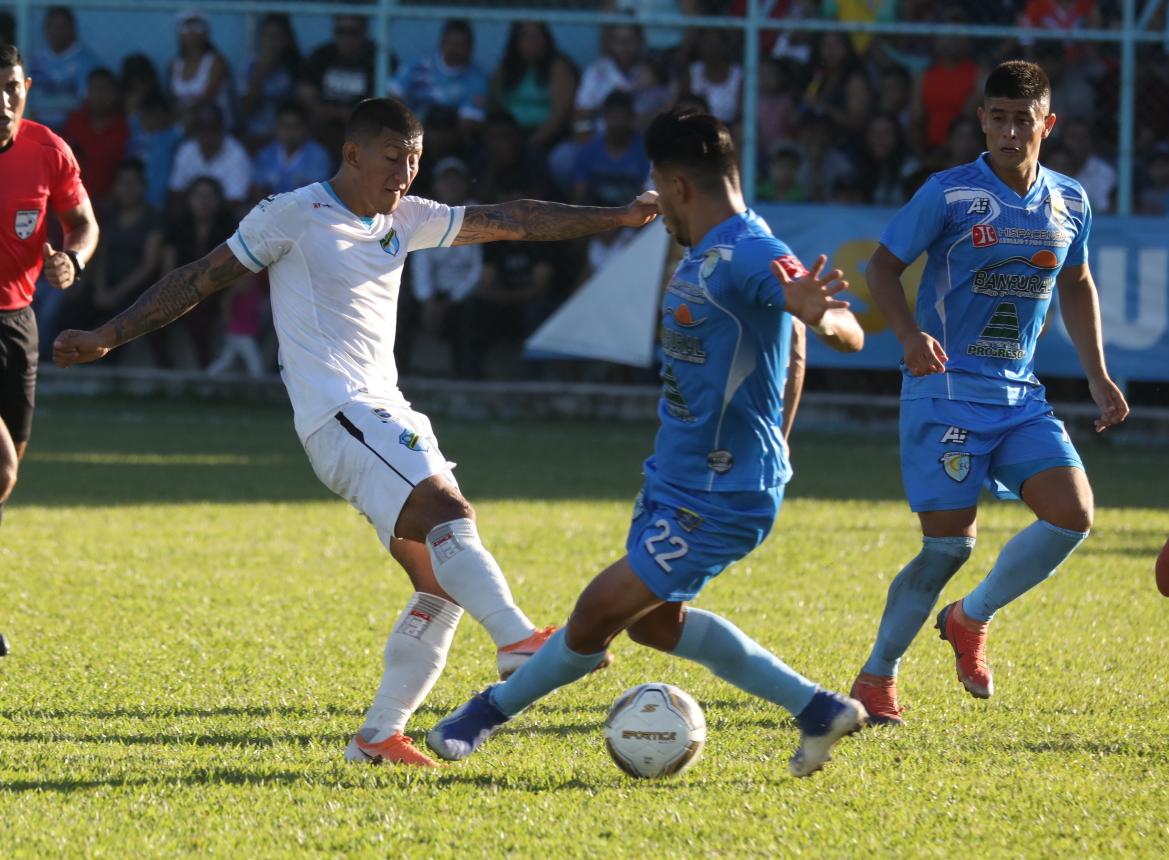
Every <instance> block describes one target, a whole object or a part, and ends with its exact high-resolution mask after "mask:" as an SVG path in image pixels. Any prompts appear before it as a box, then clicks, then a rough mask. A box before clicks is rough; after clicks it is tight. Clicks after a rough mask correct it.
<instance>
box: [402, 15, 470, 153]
mask: <svg viewBox="0 0 1169 860" xmlns="http://www.w3.org/2000/svg"><path fill="white" fill-rule="evenodd" d="M474 47H475V36H474V33H473V31H472V30H471V24H470V22H469V21H467V20H465V19H463V18H452V19H450V20H449V21H447V22H446V23H445V24H444V25H443V28H442V37H441V38H440V40H439V45H438V50H437V51H435V52H434V53H432V54H430V55H428V56H425V57H419V58H418V59H416V60H415V61H414V62H413V63H411V64H410V65H409V66H407V67H406V69H405V70H404V71H403V72H402V73H401V75H399V76H398V77H395V78H393V79H392V80H391V81H390V85H389V90H390V95H393V96H396V97H397V98H400V99H402V101H404V102H406V104H407V105H409V107H410V109H411V110H413V111H414V112H415V113H417V114H420V115H422V114H425V113H427V112H428V111H429V110H430V109H431V108H433V107H435V106H436V105H441V106H443V107H449V108H454V109H455V110H457V111H458V114H459V119H460V120H462V121H463V123H464V124H466V125H467V126H468V130H473V129H475V128H477V127H478V126H479V125H480V124H481V123H482V122H483V118H484V117H485V116H486V114H487V93H488V89H489V83H488V79H487V73H486V72H484V71H483V70H482V69H480V68H479V67H478V66H477V65H475V63H474V62H473V61H472V59H471V56H472V51H473V50H474ZM427 130H428V131H429V129H427Z"/></svg>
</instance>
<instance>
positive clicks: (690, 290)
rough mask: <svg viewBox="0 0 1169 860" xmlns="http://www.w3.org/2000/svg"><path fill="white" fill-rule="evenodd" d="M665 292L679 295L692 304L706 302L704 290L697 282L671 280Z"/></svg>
mask: <svg viewBox="0 0 1169 860" xmlns="http://www.w3.org/2000/svg"><path fill="white" fill-rule="evenodd" d="M666 292H668V293H673V294H674V295H676V296H681V297H682V298H683V299H685V300H686V301H688V302H690V303H691V304H694V305H704V304H706V292H705V291H704V290H703V289H702V287H700V286H698V285H697V284H688V283H686V282H685V281H679V280H671V281H670V285H669V286H668V287H666Z"/></svg>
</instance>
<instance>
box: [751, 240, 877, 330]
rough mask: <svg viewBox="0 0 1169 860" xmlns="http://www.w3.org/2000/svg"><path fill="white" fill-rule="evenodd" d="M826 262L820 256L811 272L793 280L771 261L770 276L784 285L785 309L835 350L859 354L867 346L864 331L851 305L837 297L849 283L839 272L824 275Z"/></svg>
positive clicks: (781, 267) (834, 270) (837, 270)
mask: <svg viewBox="0 0 1169 860" xmlns="http://www.w3.org/2000/svg"><path fill="white" fill-rule="evenodd" d="M827 262H828V258H827V257H826V256H825V255H824V254H821V255H820V256H819V257H818V258H817V259H816V263H815V265H813V266H812V270H811V271H810V272H808V273H807V274H805V275H804V276H803V277H800V278H796V279H795V280H792V279H791V278H790V277H788V274H787V272H786V271H785V270H784V268H783V266H782V265H780V263H779V261H778V260H772V261H771V273H772V274H773V275H775V277H776V278H778V279H779V281H780V283H782V284H783V300H784V310H786V311H787V312H788V313H790V314H791V315H792V316H793V317H795V318H796V319H798V320H799V321H800V322H802V323H804V324H805V325H806V326H808V328H810V329H811V330H812V331H813V332H815V333H816V336H817V337H818V338H820V340H822V341H824V343H826V344H828V346H830V347H832V348H833V349H835V350H839V351H840V352H858V351H860V349H861V348H862V347H863V346H864V345H865V332H864V329H862V328H861V324H860V323H859V322H858V321H857V318H856V317H854V316H853V315H852V311H850V310H849V309H848V302H846V301H844V300H842V299H838V298H836V296H837V295H838V294H840V293H842V292H844V291H845V290H847V289H848V281H846V280H843V275H844V273H843V272H842V271H840V269H833V270H832V271H830V272H828V273H827V274H825V275H823V276H821V274H820V273H821V272H823V271H824V265H825V264H826V263H827Z"/></svg>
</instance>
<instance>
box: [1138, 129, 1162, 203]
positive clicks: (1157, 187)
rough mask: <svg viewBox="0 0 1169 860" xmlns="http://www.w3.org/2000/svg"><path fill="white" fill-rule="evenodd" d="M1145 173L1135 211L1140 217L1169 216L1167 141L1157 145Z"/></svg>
mask: <svg viewBox="0 0 1169 860" xmlns="http://www.w3.org/2000/svg"><path fill="white" fill-rule="evenodd" d="M1145 172H1146V181H1145V182H1144V183H1142V185H1141V189H1140V193H1139V194H1138V195H1137V211H1138V212H1140V213H1141V214H1142V215H1169V141H1161V142H1160V143H1159V144H1157V146H1156V147H1155V148H1154V150H1153V154H1152V156H1151V157H1150V159H1149V163H1148V165H1147V166H1146V168H1145Z"/></svg>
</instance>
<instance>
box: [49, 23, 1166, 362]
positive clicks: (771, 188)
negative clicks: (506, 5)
mask: <svg viewBox="0 0 1169 860" xmlns="http://www.w3.org/2000/svg"><path fill="white" fill-rule="evenodd" d="M605 5H606V6H607V7H608V8H609V9H612V10H619V11H622V12H627V13H628V14H629V23H623V24H613V25H608V26H603V27H599V28H597V33H598V42H597V45H596V51H595V60H593V61H592V62H590V63H588V64H586V65H584V66H583V67H579V66H578V65H577V64H576V63H575V62H574V61H573V60H572V59H571V58H570V57H569V56H568V55H567V54H566V53H565V52H564V51H563V50H561V48H560V47H559V46H558V45H557V42H556V38H555V36H554V34H553V32H552V31H551V30H550V29H549V27H548V26H547V25H546V24H543V23H540V22H537V21H521V22H516V23H514V24H513V25H511V27H510V29H509V32H508V34H507V37H506V40H505V41H504V42H503V43H502V44H501V45H500V46H499V56H500V59H499V62H498V64H497V65H496V66H495V67H494V68H491V69H489V68H481V67H480V66H479V65H477V64H476V62H475V61H474V56H475V30H474V27H473V25H472V24H471V23H470V22H468V21H466V20H450V21H447V22H445V24H444V25H443V26H442V28H441V35H440V37H439V41H438V44H437V46H434V47H432V48H427V47H426V46H420V49H419V52H418V53H417V54H413V53H411V54H410V55H408V56H405V57H404V58H403V59H404V62H402V63H401V65H400V66H399V62H398V57H396V56H395V57H393V59H392V67H393V73H392V76H391V78H390V79H389V80H387V81H378V80H376V76H375V67H376V63H375V59H376V50H375V45H374V42H373V40H372V39H371V37H370V34H369V28H368V25H369V21H368V19H367V18H365V17H362V16H355V15H345V14H340V15H336V16H335V17H334V18H333V20H332V38H331V39H330V40H328V41H326V42H325V43H324V44H321V45H318V46H315V47H312V48H311V50H308V51H307V53H302V46H301V45H298V43H297V39H296V36H295V31H294V29H293V27H292V25H291V22H290V19H289V17H288V16H287V15H284V14H269V15H265V16H263V17H262V18H260V19H259V20H258V21H257V22H256V26H255V27H254V30H253V33H254V35H253V37H252V39H251V43H252V48H251V51H250V52H249V53H248V55H247V56H245V57H240V58H234V57H233V58H229V57H227V56H225V55H224V53H223V52H222V51H221V50H219V49H218V48H217V47H216V42H215V38H214V34H213V33H212V32H211V27H210V24H209V21H208V19H207V18H206V17H205V16H204V15H203V14H202V13H200V12H198V11H195V10H190V11H186V12H183V13H181V14H180V15H179V17H178V20H177V21H176V42H175V53H174V57H173V59H172V60H171V61H170V62H169V63H168V64H166V65H165V67H164V68H162V69H158V68H156V66H155V64H154V63H153V62H152V61H151V59H150V58H149V57H148V56H146V55H145V54H137V53H136V54H131V55H129V56H126V57H124V58H122V60H121V63H120V66H119V67H118V68H116V69H111V68H106V67H103V66H101V65H100V64H99V61H98V58H97V56H96V55H95V53H94V52H93V51H92V50H91V49H90V48H89V47H87V45H86V43H85V41H84V39H83V38H82V37H81V34H79V33H78V32H77V25H76V20H75V18H74V15H73V14H72V12H71V11H70V10H69V9H68V8H67V7H52V8H51V9H49V10H48V13H47V15H46V17H45V20H44V31H43V37H44V38H43V41H44V45H45V47H44V48H43V50H40V51H37V52H34V53H32V54H31V55H30V57H29V60H28V65H29V68H28V71H29V75H30V77H32V78H33V80H34V83H35V87H34V89H33V91H32V97H31V99H30V103H29V116H30V117H31V118H33V119H35V120H38V121H41V122H44V123H46V124H48V125H50V126H51V127H53V128H54V129H56V130H57V131H58V132H59V133H60V134H61V135H62V136H63V137H65V139H66V140H67V141H68V142H69V143H70V144H71V145H72V146H73V148H74V151H75V152H76V153H77V156H78V159H79V161H80V163H81V166H82V173H83V178H84V181H85V183H86V186H87V188H88V189H89V191H90V194H91V196H92V198H93V200H94V203H95V206H96V208H97V211H98V212H99V217H100V222H101V225H102V242H101V247H100V249H99V252H98V256H97V258H96V260H95V261H94V264H93V265H92V267H91V270H90V271H88V272H87V273H86V276H85V278H84V283H83V287H82V288H81V289H77V290H71V291H70V294H65V295H62V294H53V293H51V292H49V291H41V292H42V294H44V298H43V299H42V300H41V301H40V307H39V308H38V309H39V311H40V313H41V315H42V325H43V326H44V328H45V329H47V331H48V334H49V335H50V336H49V337H47V338H45V339H44V340H45V342H46V343H51V341H52V337H51V334H52V332H53V330H55V329H59V328H61V327H64V326H66V325H78V324H90V323H94V322H97V321H100V320H102V319H105V318H108V316H109V315H110V314H111V313H113V312H115V311H117V310H119V309H120V308H122V307H124V306H126V305H127V304H128V303H130V302H132V301H133V300H134V298H135V297H136V296H137V295H138V294H139V293H140V292H141V291H142V290H143V289H144V288H145V287H147V286H148V285H149V284H150V283H151V282H152V281H153V280H154V279H155V278H156V277H157V276H158V275H159V274H160V273H161V272H163V271H165V270H167V269H168V268H169V267H172V266H175V265H180V264H183V263H186V262H189V261H192V260H194V259H197V258H198V257H199V256H201V255H202V254H204V253H206V251H208V250H209V249H210V248H212V247H214V246H215V245H216V244H218V243H219V242H221V241H223V240H224V239H225V238H227V236H228V235H230V233H231V231H232V230H233V229H234V225H235V223H236V221H237V220H238V218H239V217H240V216H241V215H242V214H244V213H245V212H246V211H247V210H248V209H249V208H250V206H251V205H252V204H253V203H254V202H255V201H256V200H257V199H259V198H260V197H262V196H264V195H267V194H272V193H280V192H283V191H288V190H291V189H293V188H296V187H298V186H301V185H305V184H308V183H311V182H313V181H317V180H322V179H326V178H328V177H329V176H330V175H331V174H332V172H333V170H334V168H335V159H336V158H337V156H338V153H339V150H340V143H341V137H342V130H343V124H344V119H345V117H346V115H347V113H348V111H349V109H350V108H351V106H352V105H353V104H355V103H356V102H357V101H359V100H360V99H362V98H365V97H368V96H373V95H382V94H387V93H388V94H393V95H395V96H398V97H400V98H402V99H404V100H405V101H406V102H407V103H408V104H409V105H410V106H411V107H412V108H413V109H414V110H415V111H416V112H418V113H419V115H420V116H421V117H422V118H423V120H424V123H425V127H426V158H425V161H424V165H423V171H422V173H421V174H420V176H419V178H418V180H417V182H416V184H415V192H414V193H418V194H422V195H426V196H431V197H434V198H436V199H439V200H442V201H444V202H448V203H452V204H461V203H468V202H478V203H491V202H498V201H503V200H509V199H514V198H517V197H541V198H548V199H560V200H566V201H572V202H577V203H587V204H600V205H621V204H623V203H625V202H627V201H628V200H630V199H632V197H633V196H634V195H636V193H637V192H638V191H639V190H641V189H642V188H643V187H645V185H646V183H647V181H648V164H647V162H646V159H645V155H644V151H643V147H642V141H641V134H642V132H643V131H644V129H645V127H646V125H647V124H648V122H649V121H650V120H651V119H652V118H653V116H654V115H655V114H656V113H658V112H659V111H661V110H663V109H665V108H668V107H670V106H671V105H675V104H679V103H686V104H693V105H696V106H697V107H699V108H702V109H705V110H709V111H710V112H712V113H714V114H716V115H717V116H719V117H720V118H722V119H723V120H724V121H726V122H727V123H728V124H729V125H731V127H732V129H733V130H734V132H735V134H736V135H738V136H739V137H740V139H741V135H742V132H743V127H742V118H743V108H744V100H745V99H746V98H751V99H753V100H754V101H755V105H756V108H757V119H758V122H757V139H756V152H757V157H758V163H757V165H756V175H757V177H758V181H757V185H756V187H755V188H754V189H753V192H754V195H755V198H756V199H757V200H759V201H764V202H772V201H774V202H783V203H799V202H831V203H848V204H876V205H883V206H898V205H900V204H902V203H904V202H905V201H906V200H908V199H909V197H910V196H911V195H912V194H913V193H914V191H915V190H916V188H917V187H918V186H919V185H920V183H921V182H922V181H923V180H924V179H925V177H926V176H928V175H929V173H930V172H933V171H935V170H939V169H943V168H945V167H948V166H951V165H954V164H958V163H961V162H964V161H969V160H971V159H973V158H975V157H977V155H978V154H979V152H981V150H982V148H983V136H982V134H981V132H980V130H979V127H978V124H977V122H976V120H975V118H974V116H975V115H974V107H975V105H976V104H977V102H978V100H979V97H980V91H981V89H980V88H981V81H982V78H983V76H984V75H985V74H986V73H987V72H988V71H989V69H990V68H992V67H993V66H994V65H995V64H996V63H997V62H999V61H1000V60H1002V59H1005V58H1008V57H1017V56H1029V57H1031V58H1033V59H1036V60H1037V61H1039V62H1041V63H1042V64H1043V65H1044V66H1045V68H1046V69H1047V70H1048V72H1049V74H1050V76H1051V78H1052V82H1053V86H1054V91H1055V98H1054V106H1053V109H1054V110H1055V112H1056V113H1058V114H1059V115H1060V117H1061V122H1060V123H1059V124H1058V125H1057V127H1056V134H1055V135H1054V136H1053V137H1052V139H1051V140H1050V141H1049V142H1048V144H1047V147H1046V152H1045V156H1044V158H1045V162H1046V163H1048V164H1050V166H1052V167H1053V168H1056V169H1058V170H1061V171H1062V172H1065V173H1068V174H1070V175H1073V176H1076V177H1077V178H1078V179H1079V180H1080V181H1081V182H1082V183H1083V184H1084V186H1085V188H1086V189H1087V191H1088V194H1089V196H1090V198H1091V200H1092V204H1093V206H1094V208H1095V210H1096V211H1097V212H1108V211H1111V210H1112V209H1113V207H1114V205H1115V196H1116V186H1117V172H1116V169H1115V166H1114V164H1115V162H1114V156H1115V147H1116V137H1117V132H1116V117H1117V101H1118V97H1117V93H1118V88H1119V87H1118V74H1119V73H1118V69H1119V60H1118V56H1117V54H1118V50H1117V49H1116V48H1115V46H1113V45H1109V44H1103V43H1085V42H1075V41H1070V42H1067V43H1065V42H1063V41H1062V40H1043V39H1031V40H1027V39H1025V38H1020V39H1019V40H1009V39H1001V38H1000V39H993V40H990V39H987V40H978V41H976V40H972V39H969V38H966V37H963V36H959V35H939V36H935V37H933V38H932V39H923V38H921V37H905V36H889V35H885V34H877V35H875V34H871V33H863V32H838V31H832V32H816V31H800V30H791V29H774V30H767V31H765V32H764V33H763V34H762V37H761V44H760V48H761V66H760V68H759V86H758V90H757V92H755V93H745V92H744V74H743V66H742V56H743V46H742V36H741V32H740V31H739V30H737V29H734V28H725V27H723V28H702V27H692V28H683V29H669V28H661V27H656V28H655V27H646V28H643V27H642V26H641V25H640V23H639V21H640V20H641V18H642V17H643V16H644V15H645V14H646V13H657V12H666V13H677V12H681V13H683V14H686V15H743V14H745V12H746V8H747V3H746V0H611V2H609V3H607V4H605ZM770 15H771V16H772V18H773V19H774V20H777V21H778V20H792V19H800V18H809V17H819V18H826V19H835V20H839V21H842V22H845V23H848V22H860V23H865V22H873V21H876V22H888V21H894V20H897V21H926V22H935V23H937V22H955V23H958V22H961V23H983V24H1006V25H1024V26H1031V27H1037V28H1056V29H1074V28H1076V27H1109V26H1113V25H1115V23H1116V21H1117V19H1118V16H1119V3H1117V2H1111V3H1110V2H1094V0H987V2H984V3H982V4H980V8H979V17H978V20H977V21H974V22H972V21H971V20H970V17H969V4H946V3H936V2H926V0H777V2H775V3H774V4H773V6H772V8H771V11H770ZM1023 35H1025V34H1023ZM395 47H396V48H398V49H399V50H402V51H403V53H405V49H404V48H403V47H402V46H397V45H396V46H395ZM1141 50H1142V51H1152V52H1154V53H1156V54H1157V56H1156V57H1155V58H1152V59H1154V60H1155V61H1152V62H1142V63H1139V65H1138V68H1139V69H1140V73H1139V74H1140V82H1139V86H1138V95H1137V100H1138V103H1137V111H1136V116H1137V125H1136V129H1135V131H1136V147H1137V154H1138V173H1139V175H1138V183H1137V188H1138V189H1139V192H1138V193H1137V195H1136V197H1135V205H1136V207H1137V209H1138V211H1140V212H1144V213H1149V214H1162V215H1164V214H1169V108H1167V107H1165V106H1166V105H1169V62H1166V61H1165V54H1164V50H1163V48H1162V47H1161V46H1159V45H1158V46H1155V47H1149V48H1142V49H1141ZM626 239H627V237H623V236H620V235H617V236H603V237H597V238H596V239H594V240H592V241H589V242H584V241H582V242H579V243H575V244H572V243H568V244H566V245H564V246H558V247H557V248H555V249H549V248H547V247H542V246H540V245H539V244H534V243H533V244H523V243H518V244H512V243H507V244H500V245H495V246H487V247H480V246H468V247H462V248H458V249H454V250H450V251H445V252H440V253H430V254H426V253H420V254H418V255H416V256H415V257H412V262H411V265H410V266H408V267H407V272H408V281H407V284H406V286H405V287H404V290H403V297H402V313H403V315H404V318H405V324H403V325H402V326H401V327H400V329H401V335H400V343H399V358H400V362H401V364H402V366H403V368H404V369H406V370H407V371H408V370H409V369H410V367H411V362H412V359H413V358H414V351H415V350H414V348H415V345H416V343H417V341H418V340H419V338H418V335H419V334H424V335H426V336H429V337H430V338H432V339H438V340H439V341H445V342H446V343H448V344H449V366H448V367H447V368H446V369H445V370H446V372H449V373H450V374H453V375H455V376H459V377H465V378H476V377H479V376H481V375H482V374H483V372H484V367H485V366H486V363H485V361H484V357H485V355H486V353H487V352H488V351H489V350H490V349H491V347H492V345H493V344H494V343H495V342H496V341H499V340H510V341H512V342H518V341H519V340H522V338H523V337H524V336H525V335H527V334H528V333H530V332H531V331H532V330H533V329H534V327H535V326H536V325H538V324H539V323H540V322H541V321H542V320H543V319H545V318H546V317H547V315H548V314H549V313H550V312H551V311H552V310H553V309H555V307H556V306H557V305H558V304H559V303H560V302H562V301H563V300H564V298H565V297H566V296H568V295H569V294H571V292H572V291H573V290H574V289H576V288H577V287H578V286H579V285H580V283H581V278H582V274H581V273H586V274H587V273H589V272H592V271H595V269H596V268H597V267H598V266H600V265H601V264H602V263H603V262H604V260H605V259H606V257H607V256H608V255H609V254H611V253H614V252H615V250H616V249H618V248H619V247H621V245H622V244H623V242H624V241H626ZM265 292H266V284H265V281H264V278H263V276H258V277H255V278H252V279H249V280H248V281H247V282H246V283H244V284H242V285H240V286H239V287H237V288H236V289H235V290H233V291H231V292H229V293H228V294H226V295H224V296H221V297H219V298H218V299H217V300H213V301H208V302H205V303H204V305H203V306H201V307H200V308H199V309H198V310H197V311H196V312H194V313H192V314H191V315H189V316H188V317H187V318H186V319H185V321H184V322H183V323H182V325H181V326H179V327H178V328H177V334H175V333H172V332H171V331H167V332H164V333H163V335H160V336H159V337H157V338H155V339H153V340H151V341H150V342H149V357H150V359H151V360H152V361H154V362H155V363H157V364H158V365H160V366H164V367H170V366H175V365H176V363H177V364H180V365H181V364H184V363H185V364H186V366H191V365H195V366H198V367H201V368H208V369H210V370H212V371H213V372H223V371H229V370H232V369H233V368H235V369H241V370H243V371H245V372H248V373H253V374H261V373H266V372H268V371H269V370H270V369H272V368H274V366H275V355H274V347H273V345H272V343H271V340H272V338H271V327H270V322H269V321H268V317H267V313H268V311H267V305H266V299H265ZM176 337H178V338H180V339H182V340H183V341H184V343H182V344H176V343H175V339H176ZM533 367H536V366H534V365H529V370H531V368H533ZM536 371H538V368H536ZM536 371H532V372H536Z"/></svg>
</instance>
